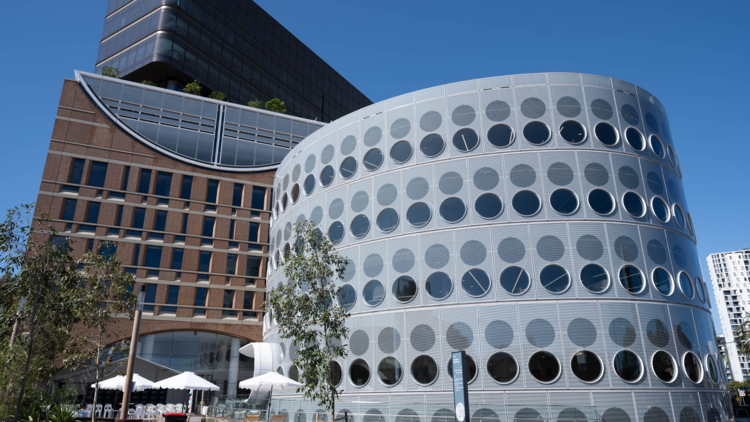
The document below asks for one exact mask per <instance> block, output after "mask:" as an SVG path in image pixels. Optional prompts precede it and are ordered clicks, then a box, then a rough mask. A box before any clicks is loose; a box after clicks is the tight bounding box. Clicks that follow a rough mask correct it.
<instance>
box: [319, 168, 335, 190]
mask: <svg viewBox="0 0 750 422" xmlns="http://www.w3.org/2000/svg"><path fill="white" fill-rule="evenodd" d="M335 174H336V173H335V172H334V171H333V167H331V166H325V168H323V171H321V172H320V184H321V186H323V187H327V186H328V185H330V184H331V182H333V176H335Z"/></svg>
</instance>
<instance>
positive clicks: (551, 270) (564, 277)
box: [539, 264, 570, 293]
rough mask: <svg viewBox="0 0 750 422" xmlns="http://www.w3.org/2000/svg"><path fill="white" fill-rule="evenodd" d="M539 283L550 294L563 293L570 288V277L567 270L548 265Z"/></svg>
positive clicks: (543, 270) (540, 276) (555, 265)
mask: <svg viewBox="0 0 750 422" xmlns="http://www.w3.org/2000/svg"><path fill="white" fill-rule="evenodd" d="M539 281H540V282H541V283H542V287H544V288H545V289H547V290H548V291H549V292H550V293H562V292H564V291H565V290H567V289H568V286H570V276H569V275H568V272H567V271H566V270H565V268H563V267H561V266H559V265H557V264H551V265H547V266H546V267H544V269H542V272H541V273H539Z"/></svg>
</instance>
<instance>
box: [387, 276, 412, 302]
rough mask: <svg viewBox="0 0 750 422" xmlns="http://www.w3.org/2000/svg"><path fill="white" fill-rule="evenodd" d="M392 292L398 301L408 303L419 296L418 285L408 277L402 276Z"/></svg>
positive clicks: (394, 284) (397, 280) (394, 283)
mask: <svg viewBox="0 0 750 422" xmlns="http://www.w3.org/2000/svg"><path fill="white" fill-rule="evenodd" d="M392 291H393V297H395V298H396V300H397V301H399V302H401V303H406V302H409V301H411V300H412V299H414V296H416V295H417V283H416V282H415V281H414V279H413V278H411V277H409V276H408V275H402V276H401V277H399V278H397V279H396V281H395V282H393V289H392Z"/></svg>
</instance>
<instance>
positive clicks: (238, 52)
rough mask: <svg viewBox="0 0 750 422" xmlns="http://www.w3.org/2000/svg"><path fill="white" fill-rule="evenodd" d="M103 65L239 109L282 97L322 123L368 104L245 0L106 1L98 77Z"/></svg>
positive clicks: (295, 112) (131, 78) (290, 108)
mask: <svg viewBox="0 0 750 422" xmlns="http://www.w3.org/2000/svg"><path fill="white" fill-rule="evenodd" d="M104 66H112V67H116V68H118V69H119V70H120V76H121V77H122V78H123V79H125V80H129V81H134V82H141V81H143V80H150V81H152V82H154V83H156V84H157V85H159V86H160V87H163V88H168V89H177V90H181V89H182V87H183V86H184V85H185V84H187V83H189V82H192V81H193V80H197V81H198V82H200V83H201V85H202V86H204V87H205V90H206V92H205V93H204V95H208V93H210V92H211V91H221V92H223V93H224V94H226V96H227V100H228V101H231V102H234V103H238V104H242V105H245V104H247V102H248V101H250V100H256V99H260V100H262V101H266V100H268V99H271V98H279V99H280V100H282V101H284V103H285V104H286V107H287V113H288V114H291V115H294V116H299V117H304V118H307V119H311V120H318V121H322V122H330V121H331V120H334V119H338V118H339V117H341V116H344V115H346V114H349V113H351V112H353V111H356V110H359V109H360V108H362V107H365V106H367V105H370V104H372V101H370V100H369V99H368V98H367V97H366V96H365V95H364V94H362V93H361V92H360V91H359V90H357V89H356V88H355V87H354V86H352V84H351V83H349V82H348V81H347V80H346V79H344V77H343V76H341V75H340V74H339V73H338V72H336V71H335V70H334V69H333V68H331V66H329V65H328V64H327V63H326V62H325V61H323V60H322V59H321V58H320V57H318V56H317V55H316V54H315V53H313V52H312V51H311V50H310V49H309V48H308V47H307V46H306V45H305V44H303V43H302V42H301V41H300V40H299V39H297V37H295V36H294V35H292V33H291V32H289V31H288V30H287V29H286V28H284V27H283V26H282V25H281V24H280V23H279V22H277V21H276V20H275V19H274V18H273V17H271V16H269V15H268V13H266V12H265V11H264V10H263V9H261V8H260V7H259V6H258V5H257V4H255V2H253V1H250V0H188V1H185V0H182V1H178V0H110V1H109V5H108V7H107V14H106V17H105V21H104V30H103V31H102V39H101V42H100V45H99V54H98V57H97V60H96V73H101V69H102V67H104Z"/></svg>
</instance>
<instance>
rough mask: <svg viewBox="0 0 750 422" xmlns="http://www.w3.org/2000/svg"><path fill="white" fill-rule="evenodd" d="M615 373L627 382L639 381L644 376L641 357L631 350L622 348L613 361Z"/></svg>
mask: <svg viewBox="0 0 750 422" xmlns="http://www.w3.org/2000/svg"><path fill="white" fill-rule="evenodd" d="M612 366H613V367H614V369H615V373H616V374H617V376H618V377H620V379H622V380H623V381H625V382H637V381H638V380H640V379H641V377H642V376H643V363H642V362H641V358H640V357H638V355H636V354H635V353H633V352H631V351H630V350H620V351H619V352H617V354H616V355H615V358H614V359H613V361H612Z"/></svg>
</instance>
